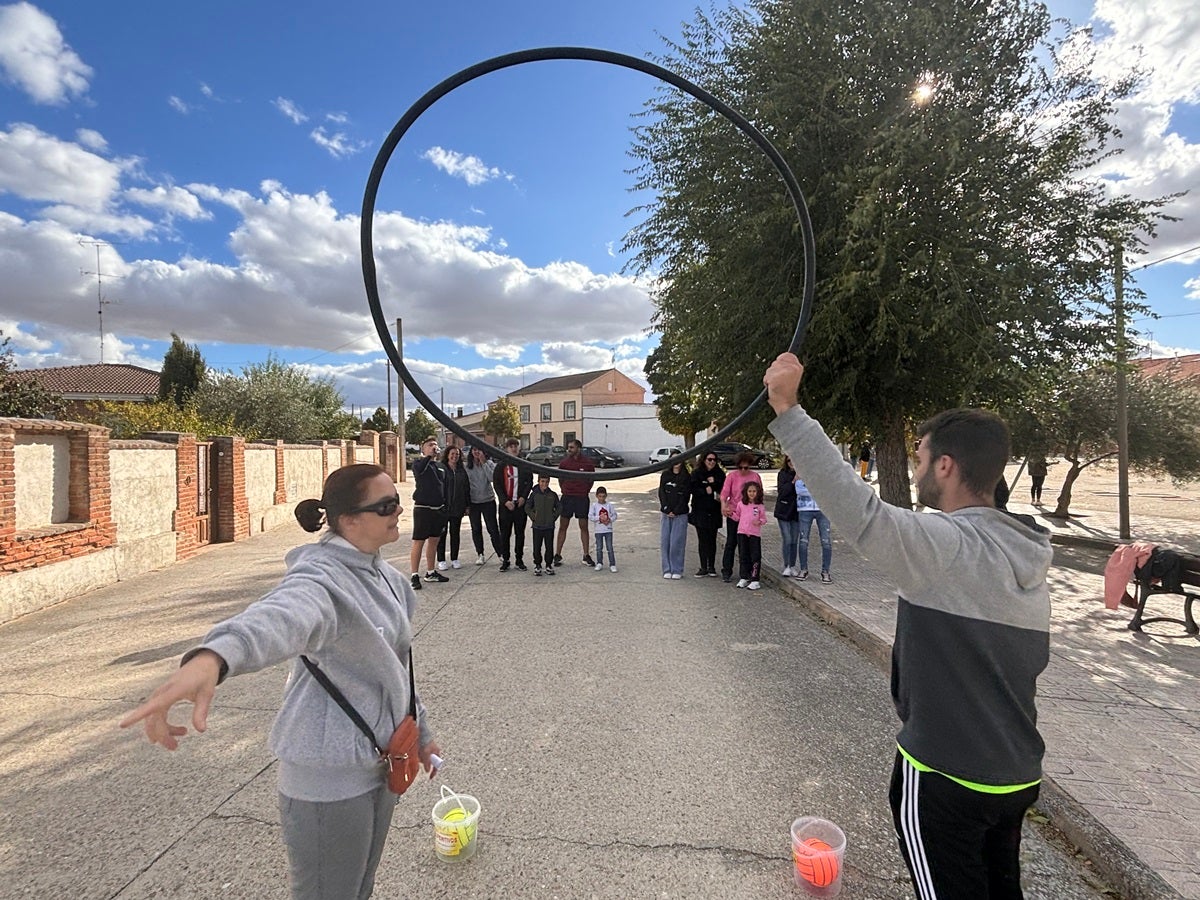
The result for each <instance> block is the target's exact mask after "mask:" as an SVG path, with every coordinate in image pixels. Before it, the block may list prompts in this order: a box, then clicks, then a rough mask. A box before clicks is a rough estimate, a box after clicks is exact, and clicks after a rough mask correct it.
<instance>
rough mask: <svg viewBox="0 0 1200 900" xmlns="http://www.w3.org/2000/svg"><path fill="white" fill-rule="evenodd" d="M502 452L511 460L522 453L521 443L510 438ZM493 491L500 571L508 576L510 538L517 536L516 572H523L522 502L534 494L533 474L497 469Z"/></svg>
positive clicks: (517, 468)
mask: <svg viewBox="0 0 1200 900" xmlns="http://www.w3.org/2000/svg"><path fill="white" fill-rule="evenodd" d="M504 449H505V450H507V451H508V452H509V454H511V455H512V456H516V455H517V454H519V453H520V452H521V442H520V441H519V440H517V439H516V438H509V439H508V440H507V441H505V443H504ZM492 487H494V488H495V489H496V499H497V502H498V503H499V504H500V508H499V510H498V512H499V514H500V549H501V553H500V557H501V561H500V571H501V572H507V571H508V569H509V566H510V564H511V562H512V553H511V551H512V549H513V534H514V532H515V534H516V551H517V552H516V557H517V568H518V569H520V570H521V571H522V572H524V571H525V569H526V566H525V524H526V522H527V521H528V516H526V514H525V498H526V497H528V496H529V492H530V491H531V490H533V473H532V472H531V471H529V470H528V469H526V468H525V467H524V466H511V465H504V466H496V470H495V471H494V472H493V473H492Z"/></svg>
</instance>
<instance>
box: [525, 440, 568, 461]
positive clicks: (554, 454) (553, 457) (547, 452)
mask: <svg viewBox="0 0 1200 900" xmlns="http://www.w3.org/2000/svg"><path fill="white" fill-rule="evenodd" d="M566 455H567V448H566V447H563V446H561V445H559V444H553V445H551V444H543V445H542V446H541V447H534V448H533V449H532V450H530V451H529V452H528V453H526V454H525V458H526V459H527V460H529V461H530V462H532V463H541V464H542V465H545V466H557V465H558V464H559V463H560V462H562V461H563V459H564V458H565V457H566Z"/></svg>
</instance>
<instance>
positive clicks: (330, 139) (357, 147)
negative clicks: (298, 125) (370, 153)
mask: <svg viewBox="0 0 1200 900" xmlns="http://www.w3.org/2000/svg"><path fill="white" fill-rule="evenodd" d="M309 137H311V138H312V139H313V142H314V143H315V144H316V145H317V146H318V147H322V148H324V149H325V150H327V151H328V152H329V155H330V156H332V157H333V158H334V159H342V158H344V157H347V156H353V155H354V154H355V153H358V152H360V151H361V150H362V149H363V148H364V147H366V146H367V145H366V142H365V141H353V140H350V139H349V138H347V137H346V135H344V134H342V132H340V131H339V132H338V133H337V134H334V135H329V134H326V133H325V129H324V128H323V127H318V128H314V129H313V130H312V133H311V134H309Z"/></svg>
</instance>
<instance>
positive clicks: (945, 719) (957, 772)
mask: <svg viewBox="0 0 1200 900" xmlns="http://www.w3.org/2000/svg"><path fill="white" fill-rule="evenodd" d="M771 432H772V433H773V434H774V435H775V437H776V438H777V439H778V440H779V443H780V444H781V445H782V446H783V449H784V452H785V453H787V454H788V455H789V456H790V457H791V458H792V459H793V460H795V461H796V468H797V469H798V470H799V471H800V475H801V477H802V478H803V479H804V483H805V484H806V485H807V486H808V487H809V489H810V490H811V492H812V495H813V496H814V497H815V498H816V500H817V502H818V503H819V504H820V507H821V509H822V511H823V512H824V513H825V514H826V515H827V516H828V517H829V519H830V521H831V522H832V523H833V525H834V526H835V527H836V528H837V529H838V533H839V534H840V535H841V536H842V537H844V538H845V539H846V540H848V541H849V542H850V543H851V544H853V545H854V547H855V549H857V550H858V551H859V552H860V553H862V554H863V555H864V556H866V557H868V558H869V559H870V560H871V562H872V563H873V564H874V565H875V566H876V567H878V569H879V570H880V571H881V572H882V573H883V574H884V575H885V576H887V577H888V578H890V579H891V580H892V581H893V582H894V584H895V585H896V587H897V588H898V590H899V594H900V597H899V606H898V608H897V611H896V638H895V641H894V643H893V646H892V700H893V702H894V703H895V706H896V712H897V714H898V715H899V716H900V721H901V728H900V734H899V736H898V737H897V742H898V744H899V746H900V749H901V750H902V752H904V753H906V754H907V755H908V756H910V757H911V758H912V759H913V760H915V761H916V762H917V763H919V764H921V765H924V766H928V767H929V768H931V769H934V770H935V771H938V772H941V773H942V774H945V775H949V776H951V777H953V778H956V779H959V780H961V781H966V782H969V783H971V784H972V785H980V786H989V787H1009V786H1016V785H1024V784H1030V783H1033V782H1036V781H1038V780H1040V778H1041V760H1042V755H1043V753H1044V751H1045V744H1044V743H1043V741H1042V738H1041V736H1040V735H1039V734H1038V730H1037V709H1036V707H1035V704H1034V697H1035V695H1036V689H1037V678H1038V675H1039V674H1041V672H1042V670H1043V669H1045V668H1046V664H1047V663H1048V661H1049V654H1050V596H1049V589H1048V587H1047V584H1046V573H1047V571H1048V569H1049V567H1050V561H1051V558H1052V555H1053V554H1052V550H1051V547H1050V539H1049V536H1048V535H1047V534H1046V533H1045V532H1041V531H1039V530H1035V529H1033V528H1030V527H1029V526H1028V525H1026V524H1024V523H1022V522H1020V521H1018V520H1017V519H1016V518H1014V517H1013V516H1010V515H1008V514H1007V513H1004V512H1001V511H1000V510H997V509H993V508H991V507H971V508H967V509H960V510H956V511H955V512H952V513H919V512H914V511H912V510H907V509H900V508H899V507H895V506H891V505H889V504H887V503H884V502H883V501H882V500H880V499H879V497H877V496H876V494H875V492H874V490H872V488H871V487H870V485H868V484H867V483H866V482H864V481H863V480H862V479H861V478H859V477H858V473H857V472H856V471H855V470H854V469H853V468H851V467H850V466H847V465H846V463H845V462H844V461H843V460H842V458H841V454H840V453H838V451H837V448H836V447H834V445H833V444H832V443H831V442H830V440H829V438H828V437H826V435H825V433H824V431H822V429H821V426H820V423H818V422H817V421H816V420H814V419H812V418H810V417H809V416H808V414H807V413H805V412H804V410H803V409H802V408H800V407H799V406H796V407H793V408H792V409H789V410H788V411H786V412H785V413H784V414H783V415H781V416H779V417H778V418H777V419H776V420H775V421H774V422H773V423H772V424H771Z"/></svg>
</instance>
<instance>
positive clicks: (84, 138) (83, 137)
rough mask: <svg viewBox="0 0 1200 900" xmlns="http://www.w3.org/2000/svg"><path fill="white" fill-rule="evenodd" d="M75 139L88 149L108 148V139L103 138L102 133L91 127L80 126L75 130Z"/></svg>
mask: <svg viewBox="0 0 1200 900" xmlns="http://www.w3.org/2000/svg"><path fill="white" fill-rule="evenodd" d="M75 140H77V141H79V143H81V144H83V146H85V147H87V148H88V149H89V150H107V149H108V141H106V140H105V139H104V135H102V134H101V133H100V132H98V131H94V130H92V129H91V128H80V129H79V130H77V131H76V132H75Z"/></svg>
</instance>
